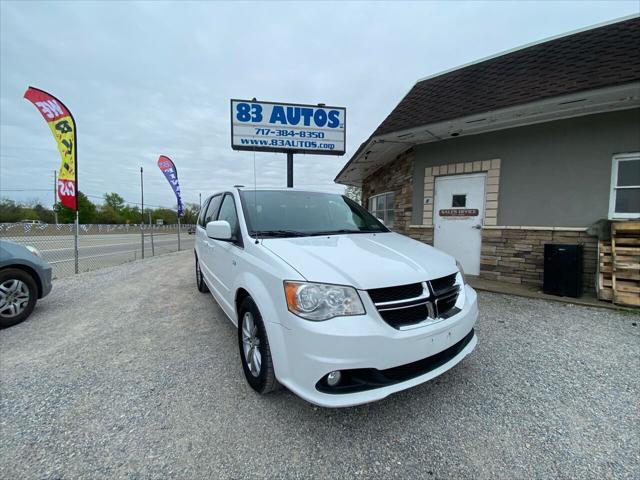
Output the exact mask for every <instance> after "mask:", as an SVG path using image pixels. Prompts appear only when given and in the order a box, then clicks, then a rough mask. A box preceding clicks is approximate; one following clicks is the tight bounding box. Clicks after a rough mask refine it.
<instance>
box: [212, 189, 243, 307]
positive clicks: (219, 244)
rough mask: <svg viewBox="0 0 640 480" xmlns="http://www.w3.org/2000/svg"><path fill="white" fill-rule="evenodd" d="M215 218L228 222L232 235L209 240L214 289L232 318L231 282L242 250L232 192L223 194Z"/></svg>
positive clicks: (222, 305) (221, 304)
mask: <svg viewBox="0 0 640 480" xmlns="http://www.w3.org/2000/svg"><path fill="white" fill-rule="evenodd" d="M216 220H224V221H226V222H229V225H230V226H231V233H232V236H233V237H232V239H231V240H229V241H224V240H211V242H213V244H214V245H213V248H212V249H211V260H212V265H214V268H215V277H214V282H216V289H217V290H218V292H219V294H220V299H219V300H220V306H221V307H222V308H223V309H224V310H225V311H226V312H227V314H228V315H229V316H230V317H231V318H234V312H235V308H234V305H233V303H234V297H235V293H234V291H233V284H234V275H235V274H236V270H237V269H236V265H237V257H238V255H239V253H240V252H241V251H242V236H241V234H240V225H239V223H238V210H237V209H236V204H235V200H234V198H233V195H232V194H230V193H227V194H226V195H225V196H224V199H223V200H222V204H221V205H220V211H219V213H218V216H217V218H216Z"/></svg>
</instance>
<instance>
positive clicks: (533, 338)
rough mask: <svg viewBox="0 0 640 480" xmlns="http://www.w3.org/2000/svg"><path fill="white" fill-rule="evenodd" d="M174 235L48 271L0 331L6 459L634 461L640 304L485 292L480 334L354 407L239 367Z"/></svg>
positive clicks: (87, 467) (560, 472)
mask: <svg viewBox="0 0 640 480" xmlns="http://www.w3.org/2000/svg"><path fill="white" fill-rule="evenodd" d="M192 258H193V257H192V254H191V253H189V252H182V253H177V254H169V255H166V256H163V257H156V258H152V259H149V260H146V261H142V262H136V263H132V264H128V265H124V266H120V267H115V268H109V269H104V270H100V271H95V272H90V273H86V274H81V275H78V276H75V277H71V278H65V279H61V280H58V281H57V282H56V283H55V284H54V291H53V293H52V294H51V295H50V296H49V297H48V298H46V299H44V300H43V301H42V302H40V303H39V304H38V306H37V307H36V311H35V313H34V314H33V316H32V317H31V318H30V319H29V320H28V321H26V322H25V323H23V324H21V325H17V326H15V327H12V328H9V329H6V330H3V331H1V332H0V347H1V354H0V361H1V363H0V378H1V380H2V385H1V387H2V389H1V393H2V397H1V403H0V408H1V412H0V413H1V417H0V422H1V432H0V435H1V436H0V462H1V469H2V470H1V471H0V476H1V477H2V478H6V479H18V478H34V479H62V478H65V479H66V478H91V479H96V478H125V479H134V478H135V479H145V478H182V479H186V478H194V479H195V478H204V477H207V478H243V479H244V478H264V477H269V478H367V477H376V478H427V479H431V478H433V479H445V478H455V479H460V478H473V479H484V478H505V479H520V478H568V479H569V478H571V479H573V478H598V479H600V478H616V479H624V478H629V479H631V478H636V479H637V478H640V460H639V455H640V437H639V433H638V432H640V402H639V400H638V399H639V398H640V376H639V375H638V367H639V366H640V364H639V362H640V360H639V358H640V355H639V354H640V338H639V337H640V326H638V323H639V321H640V316H639V315H636V314H632V313H625V312H615V311H609V310H602V309H593V308H586V307H577V306H572V305H568V304H560V303H555V302H546V301H543V300H531V299H524V298H518V297H510V296H504V295H498V294H489V293H481V294H480V308H481V316H480V319H479V321H478V325H477V333H478V336H479V344H478V347H477V349H476V351H475V352H474V353H473V354H472V355H470V356H469V357H467V358H466V359H465V360H464V361H463V362H462V363H461V364H460V365H458V366H457V367H455V368H454V369H453V370H451V371H449V372H447V373H446V374H444V375H442V376H441V377H439V378H438V379H435V380H434V381H431V382H429V383H427V384H424V385H421V386H419V387H416V388H413V389H411V390H408V391H405V392H401V393H399V394H396V395H393V396H391V397H389V398H387V399H386V400H383V401H381V402H378V403H374V404H369V405H365V406H361V407H356V408H350V409H341V410H328V409H322V408H317V407H314V406H313V405H310V404H308V403H306V402H304V401H303V400H301V399H299V398H297V397H296V396H295V395H293V394H291V393H290V392H288V391H286V390H283V391H280V392H276V393H275V394H272V395H269V396H266V397H260V396H258V395H256V394H255V393H254V392H253V391H252V390H251V389H250V388H249V387H248V385H246V383H245V380H244V378H243V376H242V370H241V367H240V362H239V358H238V352H237V349H236V337H235V328H234V327H233V326H232V325H231V323H229V321H228V320H227V319H226V318H225V317H224V315H223V313H222V311H221V310H220V309H219V308H218V307H217V305H216V304H215V302H214V300H213V298H212V297H211V296H209V295H203V294H200V293H198V292H197V290H196V288H195V285H194V280H193V275H192V266H193V261H192Z"/></svg>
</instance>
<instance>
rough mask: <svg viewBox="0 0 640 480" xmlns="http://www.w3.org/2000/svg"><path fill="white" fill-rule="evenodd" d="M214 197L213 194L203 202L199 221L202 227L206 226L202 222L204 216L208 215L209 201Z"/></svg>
mask: <svg viewBox="0 0 640 480" xmlns="http://www.w3.org/2000/svg"><path fill="white" fill-rule="evenodd" d="M212 198H213V196H211V197H208V198H206V199H205V201H204V203H203V204H202V207H200V213H199V214H198V222H197V223H198V226H199V227H200V228H206V225H203V224H202V222H204V218H205V217H206V216H207V209H208V208H209V202H210V201H211V199H212Z"/></svg>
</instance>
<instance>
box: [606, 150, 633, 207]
mask: <svg viewBox="0 0 640 480" xmlns="http://www.w3.org/2000/svg"><path fill="white" fill-rule="evenodd" d="M636 217H640V152H637V153H625V154H621V155H614V157H613V165H612V166H611V196H610V198H609V218H610V219H616V218H636Z"/></svg>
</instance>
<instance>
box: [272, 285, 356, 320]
mask: <svg viewBox="0 0 640 480" xmlns="http://www.w3.org/2000/svg"><path fill="white" fill-rule="evenodd" d="M284 293H285V297H286V299H287V308H288V309H289V311H290V312H291V313H294V314H296V315H298V316H299V317H302V318H306V319H307V320H316V321H320V320H329V319H330V318H333V317H340V316H346V315H364V307H363V306H362V301H361V300H360V296H359V295H358V292H356V289H355V288H353V287H343V286H341V285H329V284H326V283H308V282H284Z"/></svg>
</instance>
